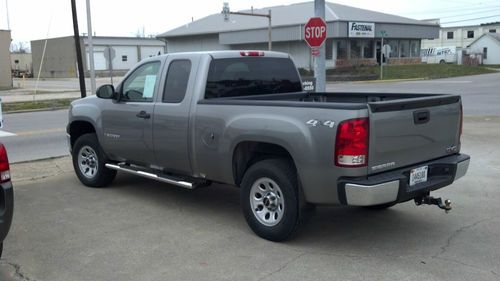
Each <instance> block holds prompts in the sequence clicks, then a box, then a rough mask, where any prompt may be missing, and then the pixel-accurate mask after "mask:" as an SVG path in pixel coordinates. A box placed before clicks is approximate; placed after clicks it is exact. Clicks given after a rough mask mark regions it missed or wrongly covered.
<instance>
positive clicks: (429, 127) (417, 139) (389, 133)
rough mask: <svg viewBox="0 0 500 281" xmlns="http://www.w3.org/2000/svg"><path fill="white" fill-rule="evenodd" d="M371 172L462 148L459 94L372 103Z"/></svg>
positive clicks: (401, 165)
mask: <svg viewBox="0 0 500 281" xmlns="http://www.w3.org/2000/svg"><path fill="white" fill-rule="evenodd" d="M369 112H370V113H369V114H370V144H369V149H370V151H369V156H368V173H369V174H373V173H378V172H381V171H385V170H389V169H394V168H400V167H404V166H408V165H414V164H417V163H420V162H424V161H428V160H432V159H436V158H439V157H443V156H446V155H449V154H453V153H457V152H458V151H459V149H460V135H459V134H460V132H459V131H460V123H461V100H460V96H455V95H438V96H429V97H420V98H410V99H398V100H392V101H383V102H373V103H369Z"/></svg>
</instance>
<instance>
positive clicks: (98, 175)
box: [72, 134, 116, 187]
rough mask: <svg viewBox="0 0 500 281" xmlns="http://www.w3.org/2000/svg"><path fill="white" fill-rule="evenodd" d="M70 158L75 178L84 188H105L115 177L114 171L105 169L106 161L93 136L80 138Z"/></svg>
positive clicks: (88, 135) (87, 135) (86, 135)
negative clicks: (71, 158)
mask: <svg viewBox="0 0 500 281" xmlns="http://www.w3.org/2000/svg"><path fill="white" fill-rule="evenodd" d="M72 157H73V168H74V169H75V173H76V176H77V177H78V179H79V180H80V181H81V182H82V183H83V184H84V185H86V186H90V187H103V186H107V185H109V184H110V183H111V182H112V181H113V179H114V178H115V176H116V171H115V170H111V169H108V168H106V166H105V164H106V163H107V162H108V159H107V157H106V155H105V154H104V152H103V151H102V149H101V146H100V145H99V141H98V140H97V136H96V135H95V134H85V135H82V136H80V137H79V138H78V139H77V140H76V142H75V145H74V146H73V149H72Z"/></svg>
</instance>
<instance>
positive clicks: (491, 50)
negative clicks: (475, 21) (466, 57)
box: [468, 33, 500, 65]
mask: <svg viewBox="0 0 500 281" xmlns="http://www.w3.org/2000/svg"><path fill="white" fill-rule="evenodd" d="M468 51H469V53H471V54H480V55H481V57H482V61H483V64H498V65H500V34H499V33H486V34H483V35H482V36H481V37H479V38H478V39H477V40H476V41H474V42H472V44H470V45H469V47H468Z"/></svg>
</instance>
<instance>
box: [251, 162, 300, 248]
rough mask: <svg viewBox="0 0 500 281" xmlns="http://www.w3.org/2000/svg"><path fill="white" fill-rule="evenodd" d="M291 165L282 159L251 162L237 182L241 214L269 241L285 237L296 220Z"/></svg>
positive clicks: (294, 178) (295, 185)
mask: <svg viewBox="0 0 500 281" xmlns="http://www.w3.org/2000/svg"><path fill="white" fill-rule="evenodd" d="M297 182H298V181H297V174H296V171H295V167H294V166H293V164H291V163H290V161H287V160H284V159H266V160H262V161H259V162H257V163H255V164H253V165H252V166H251V167H250V168H249V169H248V170H247V172H246V173H245V175H244V177H243V181H242V183H241V188H242V192H241V202H242V207H243V214H244V215H245V219H246V221H247V223H248V225H249V226H250V228H251V229H252V230H253V231H254V232H255V233H256V234H257V235H258V236H260V237H262V238H264V239H267V240H271V241H283V240H286V239H288V238H289V237H290V236H291V235H292V234H293V233H294V232H295V230H296V229H297V226H298V224H299V215H300V208H299V196H298V183H297Z"/></svg>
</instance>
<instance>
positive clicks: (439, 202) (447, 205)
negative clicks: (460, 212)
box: [415, 194, 451, 213]
mask: <svg viewBox="0 0 500 281" xmlns="http://www.w3.org/2000/svg"><path fill="white" fill-rule="evenodd" d="M422 204H426V205H436V206H438V207H439V208H440V209H443V210H444V211H445V212H446V213H448V212H449V211H450V210H451V200H450V199H446V200H444V203H443V199H441V198H434V197H432V196H430V195H429V194H427V195H425V196H421V197H417V198H415V205H417V206H420V205H422Z"/></svg>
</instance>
